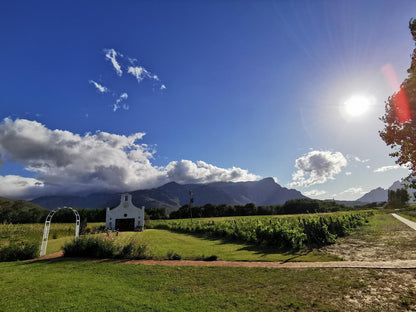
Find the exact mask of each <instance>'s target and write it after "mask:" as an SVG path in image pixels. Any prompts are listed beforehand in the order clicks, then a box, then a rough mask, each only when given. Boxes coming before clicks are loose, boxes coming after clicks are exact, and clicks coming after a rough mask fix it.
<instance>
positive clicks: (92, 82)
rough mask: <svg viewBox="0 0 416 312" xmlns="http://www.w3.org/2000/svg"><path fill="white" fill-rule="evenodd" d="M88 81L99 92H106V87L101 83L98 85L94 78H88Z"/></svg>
mask: <svg viewBox="0 0 416 312" xmlns="http://www.w3.org/2000/svg"><path fill="white" fill-rule="evenodd" d="M89 83H91V84H93V85H94V87H96V88H97V90H98V91H100V92H101V93H104V92H107V91H108V89H107V88H106V87H104V86H103V85H100V84H99V83H97V82H95V81H94V80H90V81H89Z"/></svg>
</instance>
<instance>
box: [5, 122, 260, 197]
mask: <svg viewBox="0 0 416 312" xmlns="http://www.w3.org/2000/svg"><path fill="white" fill-rule="evenodd" d="M144 136H145V133H141V132H138V133H134V134H131V135H129V136H124V135H117V134H111V133H107V132H97V133H95V134H91V133H87V134H85V135H83V136H82V135H79V134H75V133H72V132H69V131H63V130H50V129H48V128H46V127H45V126H44V125H42V124H40V123H38V122H36V121H29V120H25V119H16V120H11V119H8V118H6V119H4V120H3V122H2V123H0V156H1V160H0V164H1V162H5V161H13V162H18V163H20V164H22V165H23V166H25V168H26V170H28V171H31V172H33V173H34V174H35V178H33V179H32V178H23V177H19V176H3V177H2V176H0V196H5V197H19V198H30V197H36V196H40V195H45V194H49V195H50V194H65V193H68V194H70V193H89V192H96V191H114V192H125V191H132V190H137V189H143V188H151V187H157V186H160V185H162V184H164V183H167V182H169V181H176V182H179V183H206V182H214V181H235V182H237V181H248V180H256V179H258V178H260V177H259V176H257V175H254V174H251V173H249V172H248V171H247V170H244V169H241V168H236V167H232V168H229V169H224V168H219V167H216V166H213V165H210V164H207V163H205V162H203V161H198V162H197V163H193V162H192V161H189V160H181V161H173V162H170V163H169V164H168V165H167V166H166V167H156V166H153V165H152V163H151V159H152V158H153V155H154V153H155V151H154V150H153V149H151V148H149V147H148V146H147V145H146V144H142V143H140V142H139V141H140V140H141V139H142V138H143V137H144Z"/></svg>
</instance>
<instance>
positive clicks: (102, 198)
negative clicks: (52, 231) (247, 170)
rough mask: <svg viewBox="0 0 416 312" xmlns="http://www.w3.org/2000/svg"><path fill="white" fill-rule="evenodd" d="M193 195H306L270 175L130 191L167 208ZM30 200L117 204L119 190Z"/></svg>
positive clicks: (137, 201)
mask: <svg viewBox="0 0 416 312" xmlns="http://www.w3.org/2000/svg"><path fill="white" fill-rule="evenodd" d="M190 191H191V192H192V197H193V198H194V203H193V205H196V206H202V205H205V204H208V203H211V204H215V205H219V204H227V205H245V204H247V203H254V204H255V205H256V206H267V205H278V204H284V203H285V202H286V201H287V200H289V199H298V198H306V197H305V196H303V195H302V194H301V193H300V192H299V191H297V190H294V189H287V188H285V187H282V186H280V185H279V184H277V183H276V182H275V181H274V179H273V178H265V179H263V180H260V181H250V182H213V183H207V184H178V183H176V182H170V183H167V184H165V185H162V186H160V187H158V188H153V189H148V190H138V191H133V192H129V193H130V194H132V198H133V203H134V205H136V206H139V207H140V206H145V207H158V208H160V207H163V208H167V210H168V212H170V211H172V210H176V209H177V208H179V207H181V206H183V205H186V204H188V203H189V199H190V197H189V192H190ZM32 202H33V203H35V204H37V205H39V206H41V207H44V208H47V209H55V208H57V207H63V206H70V207H74V208H82V207H88V208H105V207H114V206H117V205H118V204H119V202H120V193H94V194H90V195H87V196H83V197H81V196H68V195H66V196H44V197H39V198H35V199H34V200H32Z"/></svg>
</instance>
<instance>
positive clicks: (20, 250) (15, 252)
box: [0, 242, 39, 261]
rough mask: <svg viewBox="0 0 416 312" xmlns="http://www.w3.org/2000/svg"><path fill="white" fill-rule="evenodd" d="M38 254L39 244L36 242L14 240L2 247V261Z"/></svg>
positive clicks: (31, 257)
mask: <svg viewBox="0 0 416 312" xmlns="http://www.w3.org/2000/svg"><path fill="white" fill-rule="evenodd" d="M38 254H39V244H37V243H35V242H19V243H14V242H12V243H10V245H8V246H5V247H0V261H15V260H27V259H33V258H36V257H37V256H38Z"/></svg>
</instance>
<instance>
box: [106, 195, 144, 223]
mask: <svg viewBox="0 0 416 312" xmlns="http://www.w3.org/2000/svg"><path fill="white" fill-rule="evenodd" d="M105 227H106V228H107V229H111V230H113V231H116V230H117V231H142V230H143V229H144V207H141V208H138V207H136V206H134V205H133V203H132V201H131V195H130V194H128V193H125V194H121V201H120V204H119V205H118V206H117V207H115V208H112V209H110V208H107V213H106V217H105Z"/></svg>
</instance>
